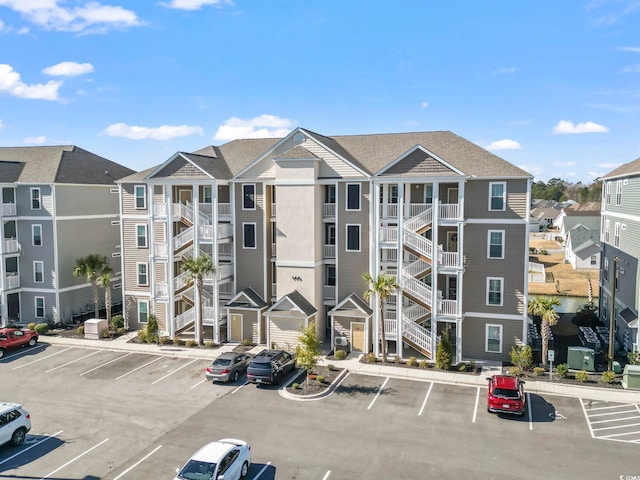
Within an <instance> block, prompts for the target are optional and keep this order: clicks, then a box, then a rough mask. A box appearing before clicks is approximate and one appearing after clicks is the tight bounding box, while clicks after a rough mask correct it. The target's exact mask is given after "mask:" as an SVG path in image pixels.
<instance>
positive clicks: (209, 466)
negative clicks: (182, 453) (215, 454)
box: [178, 460, 216, 480]
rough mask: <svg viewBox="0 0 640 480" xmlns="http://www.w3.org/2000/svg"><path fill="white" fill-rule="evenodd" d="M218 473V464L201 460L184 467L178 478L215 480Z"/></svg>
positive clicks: (190, 462) (193, 461)
mask: <svg viewBox="0 0 640 480" xmlns="http://www.w3.org/2000/svg"><path fill="white" fill-rule="evenodd" d="M215 471H216V464H215V463H209V462H201V461H199V460H189V461H188V462H187V464H186V465H185V466H184V467H182V470H180V473H178V477H180V478H185V479H187V480H213V474H214V472H215Z"/></svg>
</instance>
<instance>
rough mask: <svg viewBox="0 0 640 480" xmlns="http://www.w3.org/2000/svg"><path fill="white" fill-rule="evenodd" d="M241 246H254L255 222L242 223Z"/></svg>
mask: <svg viewBox="0 0 640 480" xmlns="http://www.w3.org/2000/svg"><path fill="white" fill-rule="evenodd" d="M242 246H243V247H244V248H256V224H255V223H243V224H242Z"/></svg>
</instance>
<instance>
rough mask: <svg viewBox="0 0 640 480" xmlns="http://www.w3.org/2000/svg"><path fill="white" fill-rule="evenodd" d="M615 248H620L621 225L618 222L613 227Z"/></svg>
mask: <svg viewBox="0 0 640 480" xmlns="http://www.w3.org/2000/svg"><path fill="white" fill-rule="evenodd" d="M613 246H614V247H619V246H620V224H619V223H618V222H616V223H615V224H614V226H613Z"/></svg>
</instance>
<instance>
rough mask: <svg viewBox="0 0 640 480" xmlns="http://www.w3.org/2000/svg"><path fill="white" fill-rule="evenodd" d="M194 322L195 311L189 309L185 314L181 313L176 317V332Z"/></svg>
mask: <svg viewBox="0 0 640 480" xmlns="http://www.w3.org/2000/svg"><path fill="white" fill-rule="evenodd" d="M195 320H196V309H195V308H191V309H189V310H187V311H186V312H183V313H181V314H180V315H178V316H176V330H182V329H183V328H185V327H186V326H187V325H189V324H190V323H193V322H195Z"/></svg>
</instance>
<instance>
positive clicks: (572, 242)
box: [565, 224, 600, 269]
mask: <svg viewBox="0 0 640 480" xmlns="http://www.w3.org/2000/svg"><path fill="white" fill-rule="evenodd" d="M565 261H566V262H567V263H570V264H571V266H572V267H573V268H574V269H578V268H580V269H585V268H590V269H598V268H599V267H600V228H598V229H596V230H591V229H590V228H588V227H586V226H584V225H582V224H579V225H576V226H575V227H573V228H572V229H571V230H569V234H568V235H567V241H566V246H565Z"/></svg>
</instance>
